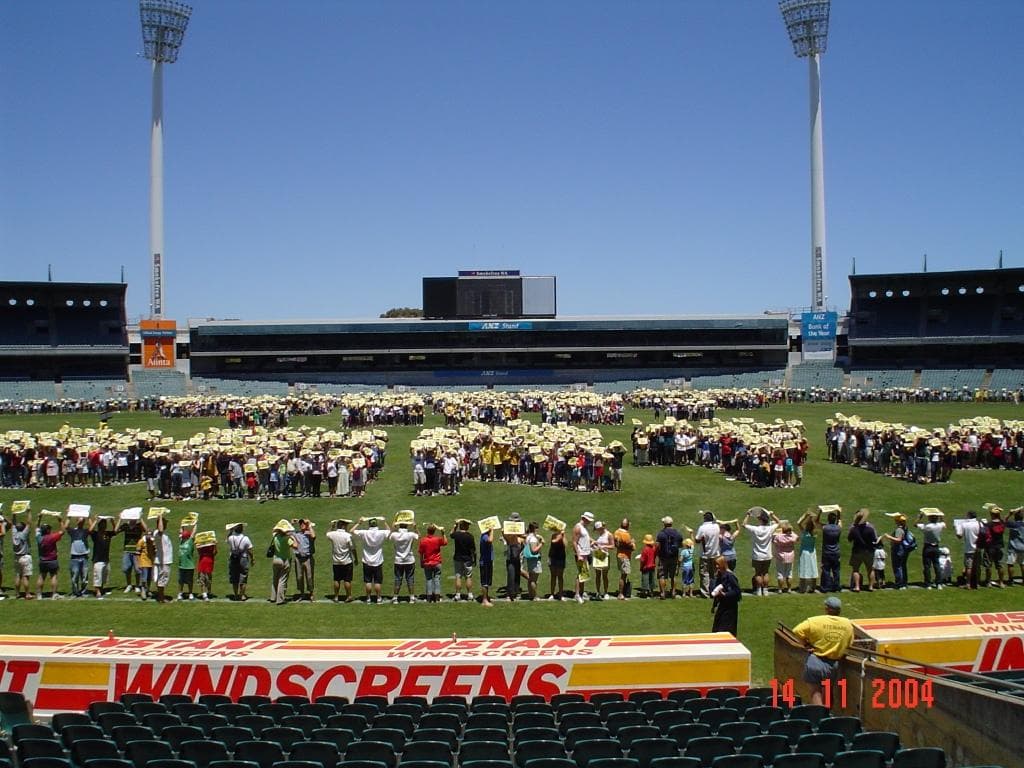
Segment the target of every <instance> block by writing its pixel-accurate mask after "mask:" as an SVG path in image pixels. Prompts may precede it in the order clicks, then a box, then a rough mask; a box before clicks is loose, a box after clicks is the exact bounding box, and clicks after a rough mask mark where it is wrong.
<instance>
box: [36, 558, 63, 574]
mask: <svg viewBox="0 0 1024 768" xmlns="http://www.w3.org/2000/svg"><path fill="white" fill-rule="evenodd" d="M59 571H60V563H58V562H57V561H56V560H40V561H39V575H40V576H56V575H57V573H58V572H59Z"/></svg>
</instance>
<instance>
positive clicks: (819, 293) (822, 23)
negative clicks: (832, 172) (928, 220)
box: [779, 0, 830, 312]
mask: <svg viewBox="0 0 1024 768" xmlns="http://www.w3.org/2000/svg"><path fill="white" fill-rule="evenodd" d="M829 3H830V0H779V10H780V11H782V20H783V21H784V22H785V23H786V31H787V32H789V39H790V40H791V41H792V43H793V52H794V53H795V54H796V55H797V57H799V58H802V57H804V56H806V57H807V62H808V65H809V67H810V93H811V309H812V310H814V311H816V312H817V311H822V310H824V309H825V288H826V283H825V159H824V154H825V150H824V148H823V145H822V137H821V54H823V53H824V52H825V48H826V47H827V45H828V12H829Z"/></svg>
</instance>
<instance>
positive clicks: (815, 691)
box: [793, 596, 853, 704]
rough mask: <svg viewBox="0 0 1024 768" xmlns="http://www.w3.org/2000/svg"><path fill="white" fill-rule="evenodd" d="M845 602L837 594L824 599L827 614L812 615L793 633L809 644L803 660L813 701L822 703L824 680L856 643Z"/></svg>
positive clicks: (796, 627)
mask: <svg viewBox="0 0 1024 768" xmlns="http://www.w3.org/2000/svg"><path fill="white" fill-rule="evenodd" d="M842 609H843V604H842V602H841V601H840V600H839V598H838V597H835V596H831V597H829V598H828V599H827V600H825V615H824V616H812V617H811V618H809V619H806V620H804V621H802V622H800V623H799V624H797V625H796V626H795V627H794V628H793V633H794V634H795V635H796V636H797V637H799V638H800V639H801V640H803V641H804V643H805V644H806V645H807V646H808V649H809V651H810V653H808V654H807V661H806V662H804V682H805V683H808V684H810V686H811V703H812V704H821V703H822V684H823V683H824V682H825V681H826V680H830V681H831V680H832V679H833V678H834V676H835V673H836V669H838V667H839V660H840V659H842V658H843V656H845V655H846V651H847V650H848V649H849V647H850V646H851V645H852V644H853V623H852V622H851V621H850V620H849V619H847V618H844V617H843V616H840V615H839V614H840V612H841V611H842Z"/></svg>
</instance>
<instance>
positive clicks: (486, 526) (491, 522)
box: [476, 515, 501, 533]
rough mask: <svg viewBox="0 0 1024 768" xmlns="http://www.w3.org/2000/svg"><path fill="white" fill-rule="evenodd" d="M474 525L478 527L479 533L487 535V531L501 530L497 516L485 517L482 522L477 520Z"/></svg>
mask: <svg viewBox="0 0 1024 768" xmlns="http://www.w3.org/2000/svg"><path fill="white" fill-rule="evenodd" d="M476 524H477V525H478V526H479V527H480V533H487V532H488V531H493V530H495V529H500V528H501V521H500V520H499V519H498V516H497V515H491V516H490V517H485V518H484V519H483V520H478V521H477V523H476Z"/></svg>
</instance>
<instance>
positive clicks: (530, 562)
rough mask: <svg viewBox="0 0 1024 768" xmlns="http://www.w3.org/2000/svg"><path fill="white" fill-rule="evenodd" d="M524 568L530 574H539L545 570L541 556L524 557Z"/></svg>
mask: <svg viewBox="0 0 1024 768" xmlns="http://www.w3.org/2000/svg"><path fill="white" fill-rule="evenodd" d="M523 570H524V571H526V572H527V573H529V574H533V575H537V574H540V573H543V572H544V569H543V568H542V567H541V564H540V558H539V557H531V558H525V557H524V558H523Z"/></svg>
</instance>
